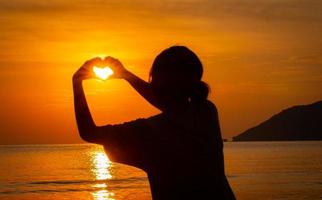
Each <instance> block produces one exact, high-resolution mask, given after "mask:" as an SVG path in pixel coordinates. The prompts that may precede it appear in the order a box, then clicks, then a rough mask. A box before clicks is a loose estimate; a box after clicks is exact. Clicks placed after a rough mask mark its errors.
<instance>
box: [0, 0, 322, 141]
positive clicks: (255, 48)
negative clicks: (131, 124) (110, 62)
mask: <svg viewBox="0 0 322 200" xmlns="http://www.w3.org/2000/svg"><path fill="white" fill-rule="evenodd" d="M0 23H1V27H0V109H1V112H0V127H1V129H0V144H24V143H77V142H81V140H80V138H79V136H78V133H77V128H76V122H75V117H74V111H73V94H72V83H71V77H72V75H73V73H74V72H75V71H76V70H77V69H78V68H79V67H80V66H81V64H82V63H83V62H84V61H86V60H87V59H90V58H91V57H94V56H101V55H111V56H113V57H116V58H119V59H120V60H121V61H122V62H123V64H124V65H125V66H126V67H127V68H128V69H130V70H131V71H132V72H134V73H136V74H137V75H138V76H140V77H141V78H143V79H145V80H147V79H148V72H149V69H150V66H151V64H152V62H153V59H154V58H155V56H156V55H157V54H158V53H159V52H160V51H162V50H163V49H165V48H167V47H169V46H171V45H186V46H188V47H189V48H191V49H192V50H193V51H194V52H195V53H196V54H197V55H199V57H200V59H201V61H202V63H203V65H204V71H205V72H204V80H205V81H206V82H208V83H209V85H210V87H211V91H212V92H211V95H210V99H211V100H212V101H213V102H214V103H215V104H216V105H217V107H218V110H219V115H220V120H221V127H222V133H223V137H225V138H229V137H232V136H234V135H237V134H239V133H241V132H242V131H244V130H246V129H248V128H250V127H252V126H254V125H257V124H258V123H260V122H262V121H263V120H266V119H268V118H269V117H270V116H272V115H273V114H275V113H277V112H280V111H281V110H282V109H285V108H287V107H290V106H293V105H298V104H309V103H313V102H315V101H318V100H321V99H322V92H321V91H322V37H321V35H322V1H315V0H305V1H304V0H303V1H302V0H259V1H255V0H254V1H251V0H240V1H236V0H213V1H207V0H188V1H183V0H171V1H170V0H163V1H159V0H135V1H133V0H119V1H110V0H106V1H104V0H73V1H65V0H47V1H37V0H10V1H5V0H0ZM84 87H85V92H86V96H87V98H88V103H89V106H90V109H91V111H92V115H93V117H94V119H95V121H96V122H97V124H98V125H103V124H108V123H113V124H114V123H121V122H124V121H130V120H134V119H136V118H140V117H149V116H151V115H154V114H157V113H158V110H156V109H155V108H153V107H152V106H150V105H149V104H148V103H146V102H145V101H144V100H143V99H142V98H141V97H140V96H139V95H138V94H137V93H136V92H135V91H134V90H133V89H132V88H131V87H130V86H129V85H128V84H127V83H126V82H124V81H122V80H108V81H105V82H102V81H98V80H90V81H86V82H85V83H84Z"/></svg>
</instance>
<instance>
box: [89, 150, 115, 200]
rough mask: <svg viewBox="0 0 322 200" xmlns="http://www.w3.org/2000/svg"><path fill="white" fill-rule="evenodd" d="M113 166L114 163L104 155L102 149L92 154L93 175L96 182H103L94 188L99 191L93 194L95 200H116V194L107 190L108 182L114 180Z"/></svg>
mask: <svg viewBox="0 0 322 200" xmlns="http://www.w3.org/2000/svg"><path fill="white" fill-rule="evenodd" d="M111 165H112V163H111V161H110V160H109V159H108V157H107V156H106V154H105V153H104V150H103V149H102V148H95V150H94V151H93V152H92V173H93V175H94V178H95V180H98V181H103V182H102V183H97V184H95V185H93V188H95V189H97V190H95V192H92V196H93V199H94V200H114V198H113V196H114V193H112V192H109V191H108V190H107V185H108V182H107V180H108V179H111V178H112V175H111V171H110V168H111ZM104 181H105V182H104Z"/></svg>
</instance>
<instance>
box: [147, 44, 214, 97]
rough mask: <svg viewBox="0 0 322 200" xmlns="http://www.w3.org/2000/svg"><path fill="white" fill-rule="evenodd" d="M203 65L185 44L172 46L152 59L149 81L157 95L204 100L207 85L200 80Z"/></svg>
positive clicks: (206, 94)
mask: <svg viewBox="0 0 322 200" xmlns="http://www.w3.org/2000/svg"><path fill="white" fill-rule="evenodd" d="M202 74H203V67H202V64H201V62H200V60H199V58H198V56H197V55H196V54H195V53H194V52H192V51H191V50H190V49H188V48H187V47H185V46H172V47H170V48H168V49H165V50H164V51H162V52H161V53H160V54H159V55H158V56H157V57H156V58H155V60H154V62H153V65H152V68H151V71H150V82H151V84H152V87H153V88H154V91H155V92H156V93H157V94H158V95H163V96H172V98H181V99H182V98H185V99H188V100H189V101H191V102H201V101H206V100H207V98H208V93H209V87H208V85H207V84H206V83H205V82H203V81H201V78H202Z"/></svg>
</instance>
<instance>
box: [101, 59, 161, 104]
mask: <svg viewBox="0 0 322 200" xmlns="http://www.w3.org/2000/svg"><path fill="white" fill-rule="evenodd" d="M104 62H105V63H106V64H108V66H109V67H111V68H112V69H113V71H114V75H112V76H111V77H113V76H114V77H115V78H122V79H125V80H126V81H127V82H129V83H130V84H131V86H132V87H133V88H134V89H135V90H136V91H137V92H138V93H139V94H140V95H141V96H142V97H143V98H144V99H145V100H147V101H148V102H149V103H150V104H152V105H153V106H154V107H156V108H158V109H159V110H161V107H160V105H159V104H158V102H157V100H156V98H155V96H154V94H153V91H152V88H151V85H150V84H149V83H147V82H146V81H144V80H142V79H141V78H140V77H138V76H136V75H135V74H133V73H132V72H130V71H128V70H126V69H125V68H124V66H123V64H122V63H121V62H120V61H119V60H117V59H115V58H112V57H106V58H105V60H104Z"/></svg>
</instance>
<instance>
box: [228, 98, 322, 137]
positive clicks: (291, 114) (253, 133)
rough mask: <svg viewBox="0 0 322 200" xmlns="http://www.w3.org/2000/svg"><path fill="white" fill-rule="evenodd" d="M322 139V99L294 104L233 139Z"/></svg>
mask: <svg viewBox="0 0 322 200" xmlns="http://www.w3.org/2000/svg"><path fill="white" fill-rule="evenodd" d="M291 140H322V101H318V102H316V103H313V104H309V105H300V106H293V107H291V108H288V109H285V110H283V111H282V112H280V113H278V114H276V115H274V116H272V117H271V118H270V119H268V120H266V121H264V122H262V123H261V124H259V125H257V126H255V127H253V128H250V129H248V130H246V131H245V132H243V133H241V134H239V135H237V136H235V137H233V141H291Z"/></svg>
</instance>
